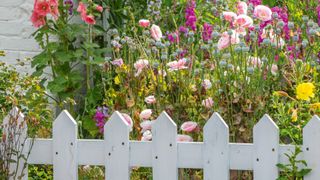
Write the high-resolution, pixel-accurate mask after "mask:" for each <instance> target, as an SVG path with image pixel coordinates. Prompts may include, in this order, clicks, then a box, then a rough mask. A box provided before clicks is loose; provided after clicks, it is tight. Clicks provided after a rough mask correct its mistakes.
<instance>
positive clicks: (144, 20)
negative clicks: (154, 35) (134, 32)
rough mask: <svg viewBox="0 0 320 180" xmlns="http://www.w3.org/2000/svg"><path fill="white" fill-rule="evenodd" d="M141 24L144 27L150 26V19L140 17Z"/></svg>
mask: <svg viewBox="0 0 320 180" xmlns="http://www.w3.org/2000/svg"><path fill="white" fill-rule="evenodd" d="M139 26H141V27H144V28H146V27H149V26H150V21H149V20H147V19H140V20H139Z"/></svg>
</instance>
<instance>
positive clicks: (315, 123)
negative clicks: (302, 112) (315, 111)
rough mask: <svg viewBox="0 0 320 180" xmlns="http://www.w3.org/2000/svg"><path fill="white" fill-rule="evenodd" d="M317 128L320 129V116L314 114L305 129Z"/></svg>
mask: <svg viewBox="0 0 320 180" xmlns="http://www.w3.org/2000/svg"><path fill="white" fill-rule="evenodd" d="M314 128H317V129H319V130H320V118H319V116H317V115H314V116H313V117H312V119H311V120H310V121H309V122H308V123H307V124H306V125H305V126H304V128H303V130H304V131H305V130H307V129H314Z"/></svg>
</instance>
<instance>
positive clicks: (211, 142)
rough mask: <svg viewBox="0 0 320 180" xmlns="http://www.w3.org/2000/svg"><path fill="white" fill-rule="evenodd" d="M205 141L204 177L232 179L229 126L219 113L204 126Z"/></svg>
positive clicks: (207, 178) (208, 179) (222, 179)
mask: <svg viewBox="0 0 320 180" xmlns="http://www.w3.org/2000/svg"><path fill="white" fill-rule="evenodd" d="M203 142H204V146H203V157H204V158H203V170H204V172H203V174H204V179H205V180H210V179H220V180H228V179H230V175H229V169H230V168H229V167H230V166H229V127H228V125H227V124H226V123H225V121H224V120H223V119H222V117H221V116H220V115H219V114H218V113H214V114H213V115H212V116H211V118H210V119H209V120H208V122H207V123H206V125H205V126H204V128H203Z"/></svg>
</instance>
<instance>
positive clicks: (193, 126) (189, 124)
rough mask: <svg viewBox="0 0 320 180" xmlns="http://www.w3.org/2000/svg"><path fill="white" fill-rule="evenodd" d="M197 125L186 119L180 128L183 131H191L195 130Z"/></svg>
mask: <svg viewBox="0 0 320 180" xmlns="http://www.w3.org/2000/svg"><path fill="white" fill-rule="evenodd" d="M197 127H198V124H197V123H196V122H193V121H187V122H184V123H183V124H182V125H181V130H182V131H184V132H193V131H196V129H197Z"/></svg>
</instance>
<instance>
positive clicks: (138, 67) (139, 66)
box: [133, 59, 149, 77]
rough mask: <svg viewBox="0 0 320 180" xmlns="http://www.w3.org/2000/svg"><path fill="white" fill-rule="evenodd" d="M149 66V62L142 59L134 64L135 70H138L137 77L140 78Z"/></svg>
mask: <svg viewBox="0 0 320 180" xmlns="http://www.w3.org/2000/svg"><path fill="white" fill-rule="evenodd" d="M148 65H149V61H148V60H146V59H140V60H138V61H137V62H135V63H134V65H133V66H134V68H135V69H136V70H137V72H136V74H135V76H136V77H137V76H139V75H140V74H141V72H142V70H143V69H144V68H146V67H147V66H148Z"/></svg>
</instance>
